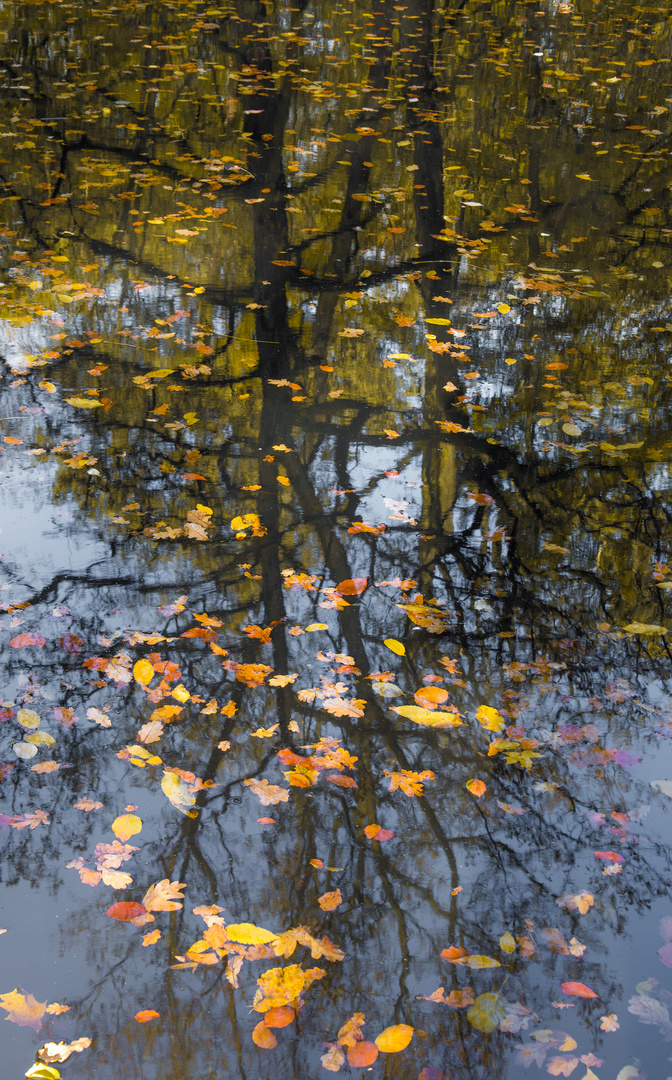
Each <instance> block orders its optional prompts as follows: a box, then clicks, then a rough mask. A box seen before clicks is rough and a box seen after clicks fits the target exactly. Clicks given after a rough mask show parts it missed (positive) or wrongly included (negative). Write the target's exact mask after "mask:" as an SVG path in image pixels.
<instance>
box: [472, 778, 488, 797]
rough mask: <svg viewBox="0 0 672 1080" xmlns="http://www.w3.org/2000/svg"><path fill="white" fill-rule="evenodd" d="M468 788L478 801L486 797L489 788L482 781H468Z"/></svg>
mask: <svg viewBox="0 0 672 1080" xmlns="http://www.w3.org/2000/svg"><path fill="white" fill-rule="evenodd" d="M467 788H468V789H469V791H470V792H471V794H472V795H475V796H476V798H477V799H480V797H481V795H485V792H486V791H487V787H486V785H485V784H484V783H483V781H482V780H467Z"/></svg>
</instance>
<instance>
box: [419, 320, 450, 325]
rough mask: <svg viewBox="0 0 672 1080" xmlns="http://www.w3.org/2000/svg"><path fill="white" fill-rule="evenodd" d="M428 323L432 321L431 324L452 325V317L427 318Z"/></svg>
mask: <svg viewBox="0 0 672 1080" xmlns="http://www.w3.org/2000/svg"><path fill="white" fill-rule="evenodd" d="M425 322H426V323H430V325H431V326H450V325H451V320H450V319H425Z"/></svg>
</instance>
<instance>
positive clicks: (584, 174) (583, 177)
mask: <svg viewBox="0 0 672 1080" xmlns="http://www.w3.org/2000/svg"><path fill="white" fill-rule="evenodd" d="M576 177H577V179H578V180H592V176H589V175H588V173H587V172H577V173H576Z"/></svg>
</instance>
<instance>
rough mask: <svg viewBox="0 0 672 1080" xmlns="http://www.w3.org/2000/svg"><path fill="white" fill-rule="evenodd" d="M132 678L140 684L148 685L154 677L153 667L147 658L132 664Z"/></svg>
mask: <svg viewBox="0 0 672 1080" xmlns="http://www.w3.org/2000/svg"><path fill="white" fill-rule="evenodd" d="M133 678H134V679H135V681H136V682H137V683H139V684H140V686H148V685H149V684H150V682H151V681H152V679H153V678H154V668H153V667H152V665H151V664H150V662H149V660H137V661H136V663H135V664H134V665H133Z"/></svg>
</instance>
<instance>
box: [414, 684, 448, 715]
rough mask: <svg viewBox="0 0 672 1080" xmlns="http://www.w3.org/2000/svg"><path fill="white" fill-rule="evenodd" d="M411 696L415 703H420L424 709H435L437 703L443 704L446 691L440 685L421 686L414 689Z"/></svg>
mask: <svg viewBox="0 0 672 1080" xmlns="http://www.w3.org/2000/svg"><path fill="white" fill-rule="evenodd" d="M413 697H414V698H415V703H416V705H422V706H424V708H425V709H435V708H436V707H437V705H443V703H444V701H446V700H447V699H448V691H447V690H444V689H442V687H440V686H421V687H420V689H419V690H416V691H415V693H414V695H413Z"/></svg>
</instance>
